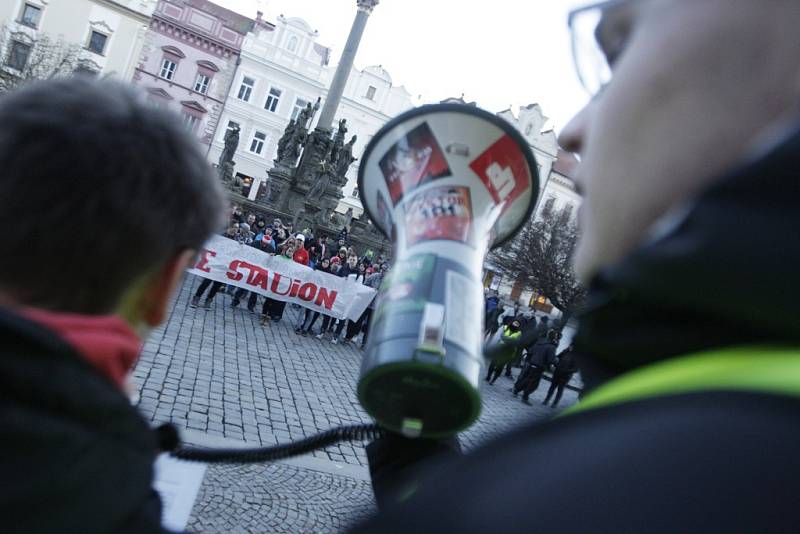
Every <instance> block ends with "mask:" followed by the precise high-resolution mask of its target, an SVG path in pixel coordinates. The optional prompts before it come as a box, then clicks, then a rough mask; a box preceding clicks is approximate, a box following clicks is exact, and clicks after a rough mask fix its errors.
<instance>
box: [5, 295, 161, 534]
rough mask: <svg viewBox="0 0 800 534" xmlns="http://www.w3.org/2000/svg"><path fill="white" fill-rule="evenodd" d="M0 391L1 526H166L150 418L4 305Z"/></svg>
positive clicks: (146, 529)
mask: <svg viewBox="0 0 800 534" xmlns="http://www.w3.org/2000/svg"><path fill="white" fill-rule="evenodd" d="M0 392H2V393H0V422H1V424H2V429H1V430H0V432H1V433H2V439H0V470H2V473H3V474H2V477H3V480H4V483H3V484H0V513H2V518H3V519H2V522H3V529H2V530H3V531H4V532H24V533H25V534H37V533H43V534H44V533H51V532H80V533H81V534H94V533H97V534H100V533H109V532H114V533H131V534H133V533H137V534H138V533H154V532H163V530H162V528H161V501H160V499H159V496H158V494H157V493H156V492H155V491H154V490H153V463H154V462H155V459H156V455H157V454H158V452H159V450H158V441H157V438H156V434H155V433H154V432H153V431H152V430H151V429H150V425H149V423H148V422H147V421H145V420H144V418H143V417H142V416H141V415H140V413H139V411H138V410H137V409H136V407H135V406H133V405H131V402H130V400H129V399H128V398H127V397H126V396H125V395H124V394H123V393H122V392H121V391H120V390H119V389H118V387H117V386H116V385H114V384H113V383H112V382H111V381H110V380H109V379H108V378H106V377H105V376H103V375H102V374H101V373H100V371H98V370H97V369H96V368H94V367H92V365H91V364H89V363H88V362H87V361H86V360H84V359H83V358H82V357H81V356H79V355H78V354H77V353H76V352H75V349H73V348H72V347H71V346H70V345H68V344H67V343H66V342H65V341H63V340H62V339H61V338H60V337H59V336H57V335H56V334H55V333H53V332H51V331H50V330H48V329H47V328H45V327H44V326H40V325H39V324H36V323H33V322H30V321H28V320H26V319H23V318H21V317H19V316H17V315H15V314H12V313H11V312H9V311H7V310H3V309H0Z"/></svg>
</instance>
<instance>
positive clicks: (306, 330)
mask: <svg viewBox="0 0 800 534" xmlns="http://www.w3.org/2000/svg"><path fill="white" fill-rule="evenodd" d="M314 270H315V271H319V272H321V273H328V274H330V272H331V260H329V259H328V258H322V260H320V262H319V263H317V265H316V267H315V268H314ZM319 315H320V314H319V312H318V311H312V310H311V309H309V308H306V310H305V313H304V314H303V322H302V323H300V325H299V326H298V327H297V328H295V330H294V332H295V334H300V335H302V336H307V335H308V334H310V333H311V329H312V328H313V327H314V323H316V322H317V319H318V318H319ZM325 319H326V320H327V321H326V322H330V317H328V316H327V315H326V316H325ZM323 331H324V328H323ZM320 335H322V333H320Z"/></svg>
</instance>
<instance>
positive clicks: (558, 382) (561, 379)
mask: <svg viewBox="0 0 800 534" xmlns="http://www.w3.org/2000/svg"><path fill="white" fill-rule="evenodd" d="M570 378H572V375H560V374H558V373H554V374H553V381H552V382H551V383H550V389H548V390H547V396H546V397H545V398H544V403H545V404H547V402H548V401H549V400H550V397H551V396H552V395H553V393H555V394H556V396H555V398H554V399H553V407H554V408H555V406H556V404H558V401H560V400H561V395H563V394H564V388H565V387H567V384H569V379H570Z"/></svg>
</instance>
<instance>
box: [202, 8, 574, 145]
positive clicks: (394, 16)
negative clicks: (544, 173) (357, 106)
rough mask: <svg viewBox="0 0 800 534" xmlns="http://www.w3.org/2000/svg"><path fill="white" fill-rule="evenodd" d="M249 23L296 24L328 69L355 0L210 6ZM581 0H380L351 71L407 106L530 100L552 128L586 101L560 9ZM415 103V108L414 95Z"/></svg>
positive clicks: (495, 107) (500, 105) (496, 106)
mask: <svg viewBox="0 0 800 534" xmlns="http://www.w3.org/2000/svg"><path fill="white" fill-rule="evenodd" d="M215 1H216V3H218V4H221V5H223V6H225V7H228V8H229V9H233V10H235V11H237V12H239V13H242V14H244V15H246V16H248V17H251V18H254V17H255V14H256V10H258V9H261V10H262V11H263V12H264V14H265V18H267V20H271V21H274V20H275V19H276V18H277V16H278V15H280V14H283V15H285V16H287V17H300V18H302V19H305V20H306V21H307V22H308V23H309V24H310V25H311V26H312V27H313V28H315V29H317V30H318V31H319V37H318V39H317V42H319V43H321V44H323V45H326V46H330V47H332V48H333V58H332V61H333V62H334V63H336V62H338V58H339V55H340V54H341V51H342V48H343V46H344V42H345V40H346V39H347V34H348V32H349V30H350V25H351V24H352V21H353V17H354V16H355V13H356V2H355V0H215ZM583 3H586V0H490V1H479V0H381V2H380V4H379V5H378V6H377V7H376V8H375V11H374V12H373V14H372V16H371V17H370V20H369V23H368V24H367V29H366V32H365V33H364V38H363V39H362V41H361V46H360V48H359V51H358V55H357V57H356V67H358V68H364V67H366V66H368V65H374V64H381V65H383V67H384V68H385V69H386V70H387V71H389V73H390V74H391V76H392V78H393V80H394V83H395V85H404V86H405V87H406V88H407V89H408V91H409V92H410V93H411V94H412V95H413V96H414V98H415V103H426V102H436V101H439V100H441V99H443V98H446V97H449V96H455V97H458V96H460V95H461V93H464V98H465V99H466V100H467V101H473V100H474V101H476V102H478V105H479V106H481V107H483V108H486V109H488V110H490V111H495V112H497V111H501V110H503V109H506V108H508V107H509V106H513V108H514V109H515V110H516V108H517V106H519V105H525V104H530V103H533V102H538V103H539V104H540V105H541V106H542V109H543V111H544V113H545V115H547V116H548V117H550V119H551V123H550V126H552V127H554V128H555V129H556V130H557V131H559V130H560V129H561V128H562V127H563V126H564V125H565V124H566V122H567V121H568V120H569V118H570V117H571V116H572V114H574V113H575V112H576V111H577V110H578V109H579V108H580V107H581V106H582V105H583V104H584V103H585V102H586V99H587V96H586V94H585V93H584V92H583V90H582V89H581V87H580V86H579V85H578V82H577V80H576V78H575V74H574V69H573V66H572V59H571V56H570V48H569V33H568V31H567V26H566V17H567V12H568V10H569V9H570V8H571V7H573V6H575V5H581V4H583ZM418 95H421V96H422V100H421V101H417V100H416V97H417V96H418Z"/></svg>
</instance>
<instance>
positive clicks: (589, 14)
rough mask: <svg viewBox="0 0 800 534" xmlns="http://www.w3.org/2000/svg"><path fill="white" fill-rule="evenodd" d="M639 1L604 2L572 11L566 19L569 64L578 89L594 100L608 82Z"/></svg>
mask: <svg viewBox="0 0 800 534" xmlns="http://www.w3.org/2000/svg"><path fill="white" fill-rule="evenodd" d="M640 1H641V0H639V1H637V0H607V1H605V2H598V3H595V4H590V5H587V6H584V7H580V8H578V9H575V10H573V11H571V12H570V13H569V15H568V17H567V24H568V25H569V31H570V36H571V40H572V60H573V63H574V64H575V71H576V74H577V75H578V79H579V80H580V82H581V85H583V87H584V88H585V89H586V90H587V91H588V92H589V94H590V95H592V96H595V95H597V94H599V93H600V92H602V90H603V88H604V87H605V86H606V85H608V83H609V82H610V81H611V76H612V69H613V66H614V62H615V61H616V60H617V58H618V57H619V56H620V55H621V54H622V52H623V51H624V50H625V46H626V45H627V41H628V37H629V36H630V33H631V29H632V28H631V27H632V19H633V17H632V14H633V9H631V8H632V7H633V6H634V5H635V4H637V3H639V2H640Z"/></svg>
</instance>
